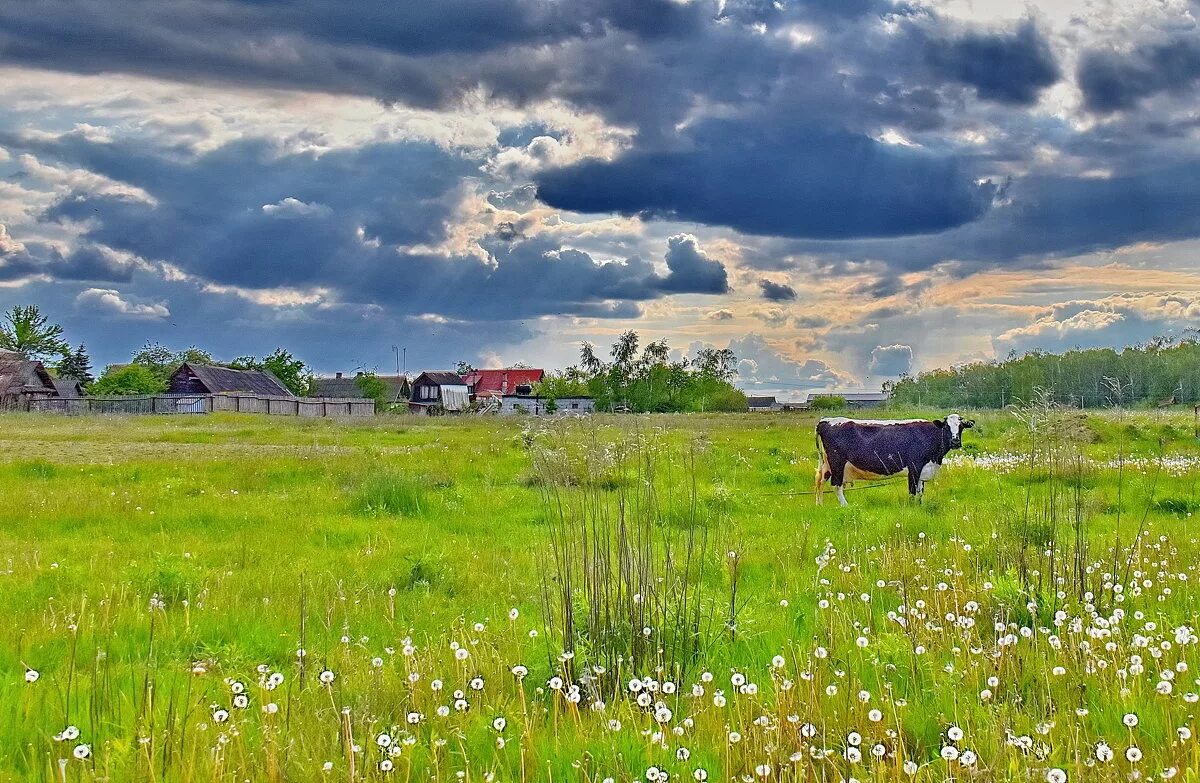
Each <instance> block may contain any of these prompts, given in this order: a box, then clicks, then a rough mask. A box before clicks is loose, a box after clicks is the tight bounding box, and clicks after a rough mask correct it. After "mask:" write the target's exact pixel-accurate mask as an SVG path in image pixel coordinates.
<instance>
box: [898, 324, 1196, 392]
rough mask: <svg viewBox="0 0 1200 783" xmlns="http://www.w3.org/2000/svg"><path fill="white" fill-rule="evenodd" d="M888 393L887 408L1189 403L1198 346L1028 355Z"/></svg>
mask: <svg viewBox="0 0 1200 783" xmlns="http://www.w3.org/2000/svg"><path fill="white" fill-rule="evenodd" d="M890 390H891V392H892V401H893V403H894V404H897V405H932V406H936V407H963V408H1003V407H1005V406H1006V405H1011V404H1014V403H1016V404H1020V403H1022V402H1028V401H1029V400H1031V399H1033V397H1034V394H1035V392H1036V391H1038V390H1042V391H1044V392H1045V393H1047V394H1049V395H1050V396H1051V398H1052V399H1053V400H1054V401H1055V402H1058V403H1061V404H1063V405H1071V406H1074V407H1083V408H1102V407H1111V406H1117V405H1119V406H1132V407H1153V406H1155V405H1160V404H1164V403H1173V404H1182V403H1197V402H1200V339H1198V338H1197V336H1195V335H1191V336H1189V337H1187V338H1185V339H1183V340H1175V339H1172V338H1158V339H1156V340H1153V341H1151V342H1150V343H1147V344H1145V345H1138V346H1131V347H1129V348H1125V349H1123V350H1120V351H1115V350H1113V349H1111V348H1090V349H1087V350H1074V351H1069V352H1067V353H1063V354H1052V353H1040V352H1034V353H1028V354H1025V355H1023V356H1010V357H1009V358H1008V359H1006V360H1003V361H994V362H977V363H975V364H967V365H962V366H959V367H953V368H950V369H942V370H932V371H930V372H923V373H921V374H920V375H918V376H916V377H915V378H910V377H905V378H901V379H900V380H899V381H897V382H896V383H894V384H891V386H890Z"/></svg>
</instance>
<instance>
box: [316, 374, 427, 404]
mask: <svg viewBox="0 0 1200 783" xmlns="http://www.w3.org/2000/svg"><path fill="white" fill-rule="evenodd" d="M375 377H376V378H378V379H379V380H381V381H383V382H384V383H385V384H387V387H388V398H389V399H391V400H398V399H400V396H401V392H403V391H404V390H405V389H406V384H407V381H408V379H407V378H405V377H404V376H403V375H376V376H375ZM314 383H315V384H316V390H315V392H314V393H315V395H316V396H317V397H341V398H347V397H357V398H361V397H362V396H363V392H362V389H360V388H358V378H357V377H356V376H354V375H343V376H342V377H341V378H329V377H325V378H316V379H314Z"/></svg>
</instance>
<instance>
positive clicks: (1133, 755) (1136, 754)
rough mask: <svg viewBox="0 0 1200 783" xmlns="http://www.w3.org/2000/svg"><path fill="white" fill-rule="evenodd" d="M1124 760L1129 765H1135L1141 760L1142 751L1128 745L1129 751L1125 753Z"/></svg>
mask: <svg viewBox="0 0 1200 783" xmlns="http://www.w3.org/2000/svg"><path fill="white" fill-rule="evenodd" d="M1125 758H1126V760H1128V761H1129V763H1131V764H1136V763H1138V762H1139V761H1141V760H1142V751H1141V749H1140V748H1138V747H1137V746H1136V745H1130V746H1129V749H1128V750H1126V751H1125Z"/></svg>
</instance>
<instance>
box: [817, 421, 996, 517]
mask: <svg viewBox="0 0 1200 783" xmlns="http://www.w3.org/2000/svg"><path fill="white" fill-rule="evenodd" d="M974 426H975V422H973V421H970V420H967V419H963V417H961V416H959V415H958V414H957V413H952V414H950V415H949V416H947V417H946V418H944V419H937V420H936V421H929V420H928V419H878V420H870V419H847V418H844V417H841V416H838V417H835V418H828V419H821V421H819V422H817V453H818V456H819V463H818V465H817V476H816V485H815V486H814V488H813V489H814V492H813V494H815V495H816V496H817V505H820V504H821V496H822V494H823V492H824V489H825V482H826V481H828V482H829V483H830V484H832V485H833V486H835V487H837V496H838V502H839V503H841V504H842V505H843V506H844V505H846V493H845V492H844V491H843V487H844V485H845V484H846V483H847V482H853V481H856V480H858V479H879V478H883V477H884V476H892V475H895V474H897V473H900V472H902V471H908V494H910V495H912V496H913V497H918V498H919V497H920V496H921V494H922V493H923V492H924V491H925V482H926V481H929V480H930V479H932V478H933V477H934V476H935V475H937V472H938V469H939V468H941V466H942V460H943V459H945V457H946V454H948V453H949V452H950V450H951V449H957V448H961V447H962V433H963V430H968V429H970V428H972V427H974Z"/></svg>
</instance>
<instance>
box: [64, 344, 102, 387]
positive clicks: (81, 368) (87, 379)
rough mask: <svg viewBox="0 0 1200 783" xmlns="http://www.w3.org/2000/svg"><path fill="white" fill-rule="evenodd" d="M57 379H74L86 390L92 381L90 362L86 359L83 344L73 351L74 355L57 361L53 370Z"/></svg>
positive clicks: (71, 354) (68, 355)
mask: <svg viewBox="0 0 1200 783" xmlns="http://www.w3.org/2000/svg"><path fill="white" fill-rule="evenodd" d="M55 369H56V371H57V372H58V377H59V378H74V379H75V380H77V381H79V382H80V383H81V384H83V386H84V387H85V388H86V387H87V385H88V384H89V383H91V382H92V381H93V380H94V379H93V377H92V360H91V359H90V358H88V355H87V350H86V349H85V348H84V346H83V343H80V344H79V347H78V348H76V349H75V352H74V353H70V354H67V355H66V356H63V358H62V360H61V361H59V363H58V367H56V368H55Z"/></svg>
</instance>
